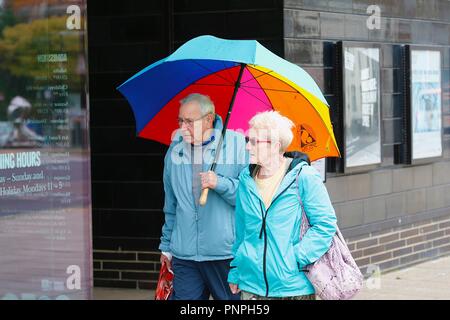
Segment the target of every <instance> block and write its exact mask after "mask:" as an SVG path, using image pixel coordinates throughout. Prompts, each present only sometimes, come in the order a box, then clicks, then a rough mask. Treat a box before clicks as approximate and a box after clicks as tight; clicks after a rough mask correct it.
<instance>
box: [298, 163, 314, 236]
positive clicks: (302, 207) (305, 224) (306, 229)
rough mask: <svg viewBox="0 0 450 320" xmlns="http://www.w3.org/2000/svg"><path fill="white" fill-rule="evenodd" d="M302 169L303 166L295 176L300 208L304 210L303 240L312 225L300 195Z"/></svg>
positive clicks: (301, 228)
mask: <svg viewBox="0 0 450 320" xmlns="http://www.w3.org/2000/svg"><path fill="white" fill-rule="evenodd" d="M302 169H303V166H302V167H301V168H300V170H299V171H298V173H297V176H296V178H295V180H296V183H297V198H298V202H299V203H300V208H301V210H302V221H301V226H300V240H302V238H303V236H304V235H305V233H306V231H308V229H309V228H310V227H311V225H310V224H309V220H308V217H307V216H306V212H305V207H304V205H303V201H302V198H301V197H300V183H299V178H300V173H301V172H302Z"/></svg>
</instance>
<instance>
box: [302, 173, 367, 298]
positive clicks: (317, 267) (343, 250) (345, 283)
mask: <svg viewBox="0 0 450 320" xmlns="http://www.w3.org/2000/svg"><path fill="white" fill-rule="evenodd" d="M300 170H301V169H300ZM299 175H300V173H299V174H298V175H297V187H298V186H299V184H298V178H299ZM298 190H299V191H300V189H299V188H298ZM298 198H299V201H300V205H301V208H302V225H301V229H300V241H301V239H302V238H303V236H304V235H305V233H306V232H307V231H308V229H309V228H310V225H309V221H308V218H307V216H306V213H305V209H304V207H303V202H302V199H301V198H300V194H298ZM305 269H306V270H305V271H306V276H307V278H308V280H309V281H310V282H311V283H312V285H313V287H314V289H315V291H316V294H317V295H318V296H319V297H320V298H321V299H322V300H346V299H351V298H352V297H353V296H354V295H355V294H356V293H358V292H359V291H360V290H361V288H362V286H363V281H364V276H363V275H362V273H361V271H360V270H359V268H358V266H357V265H356V262H355V260H354V259H353V257H352V255H351V253H350V250H349V249H348V247H347V244H346V242H345V240H344V237H343V236H342V234H341V232H340V230H339V228H337V226H336V234H335V235H334V237H333V240H332V242H331V245H330V248H329V249H328V251H327V252H326V253H325V254H324V255H323V256H322V257H321V258H319V259H318V260H317V261H316V262H314V263H313V264H310V265H308V266H306V267H305Z"/></svg>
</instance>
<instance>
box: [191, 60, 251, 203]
mask: <svg viewBox="0 0 450 320" xmlns="http://www.w3.org/2000/svg"><path fill="white" fill-rule="evenodd" d="M246 66H247V65H246V64H245V63H241V68H240V70H239V75H238V78H237V80H236V84H235V86H234V92H233V96H232V98H231V102H230V107H229V108H228V114H227V117H226V118H225V122H224V124H223V129H222V133H221V135H220V139H219V143H218V144H217V152H216V155H215V157H214V162H213V163H212V165H211V168H210V169H209V170H210V171H214V170H215V169H216V164H217V160H218V159H219V154H220V150H221V149H222V142H223V139H224V138H225V133H226V131H227V127H228V121H229V120H230V116H231V112H232V111H233V106H234V100H235V99H236V95H237V92H238V90H239V87H240V86H241V79H242V75H243V74H244V69H245V67H246ZM208 192H209V189H208V188H205V189H203V191H202V194H201V196H200V200H199V203H200V205H201V206H204V205H205V204H206V201H207V199H208Z"/></svg>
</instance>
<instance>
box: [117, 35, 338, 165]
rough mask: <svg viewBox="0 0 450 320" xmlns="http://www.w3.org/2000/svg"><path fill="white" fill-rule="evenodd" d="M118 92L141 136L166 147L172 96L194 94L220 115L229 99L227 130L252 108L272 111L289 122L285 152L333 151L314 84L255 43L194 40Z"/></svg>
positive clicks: (172, 120) (172, 125)
mask: <svg viewBox="0 0 450 320" xmlns="http://www.w3.org/2000/svg"><path fill="white" fill-rule="evenodd" d="M242 68H243V70H241V69H242ZM239 75H241V78H240V81H239V83H237V79H239ZM235 89H237V91H236V92H235ZM118 90H119V91H120V92H121V93H122V94H123V95H124V96H125V97H126V98H127V100H128V102H129V103H130V105H131V107H132V109H133V113H134V116H135V120H136V131H137V135H138V136H139V137H142V138H146V139H151V140H156V141H159V142H162V143H165V144H170V142H171V137H172V134H173V133H174V132H175V130H176V129H178V122H177V116H178V109H179V105H180V103H179V101H180V100H181V99H183V98H184V97H186V96H187V95H189V94H190V93H201V94H205V95H208V96H209V97H210V98H211V99H212V101H213V102H214V104H215V108H216V113H217V114H219V115H221V116H222V118H227V114H228V110H229V108H230V102H231V101H232V99H233V98H234V102H233V109H232V113H231V115H230V116H229V118H228V124H227V128H228V129H232V130H238V129H240V130H243V131H246V130H247V129H248V121H249V120H250V118H251V117H253V116H254V115H255V114H256V113H258V112H262V111H268V110H276V111H279V112H280V113H281V114H282V115H284V116H286V117H288V118H290V119H291V120H292V121H293V122H294V124H295V129H294V131H295V132H294V140H293V141H292V143H291V145H290V146H289V148H288V151H293V150H300V151H302V152H304V153H307V154H308V156H309V157H310V159H311V160H312V161H314V160H317V159H320V158H323V157H337V156H339V150H338V148H337V144H336V140H335V137H334V134H333V128H332V125H331V121H330V114H329V106H328V104H327V101H326V100H325V98H324V96H323V94H322V92H321V91H320V89H319V87H318V86H317V84H316V83H315V82H314V80H313V79H312V78H311V76H309V75H308V74H307V73H306V72H305V71H304V70H303V69H302V68H300V67H299V66H297V65H295V64H292V63H290V62H288V61H286V60H284V59H282V58H280V57H278V56H277V55H275V54H274V53H272V52H271V51H270V50H268V49H266V48H265V47H263V46H262V45H261V44H260V43H258V42H257V41H255V40H225V39H220V38H216V37H213V36H200V37H197V38H194V39H192V40H190V41H188V42H186V43H185V44H184V45H182V46H181V47H180V48H179V49H178V50H176V51H175V52H174V53H173V54H171V55H170V56H168V57H167V58H165V59H162V60H160V61H157V62H155V63H153V64H152V65H150V66H148V67H146V68H145V69H143V70H142V71H140V72H138V73H137V74H135V75H134V76H132V77H131V78H130V79H128V80H127V81H126V82H124V83H123V84H122V85H120V86H119V87H118Z"/></svg>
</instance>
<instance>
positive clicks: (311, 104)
mask: <svg viewBox="0 0 450 320" xmlns="http://www.w3.org/2000/svg"><path fill="white" fill-rule="evenodd" d="M275 78H276V77H275ZM277 79H278V80H279V81H281V82H283V83H284V84H286V85H287V86H289V87H291V88H292V89H293V90H294V91H285V90H274V89H267V90H268V91H285V92H292V93H298V94H299V95H301V96H302V97H303V98H304V99H305V100H306V101H307V102H308V103H309V105H310V106H311V107H312V109H313V110H314V111H315V112H316V114H317V115H318V116H319V118H320V119H322V122H323V123H324V125H325V127H326V129H327V131H328V133H329V134H330V135H333V129H331V132H330V130H329V129H328V127H327V126H326V124H325V121H324V120H323V118H322V116H321V115H320V113H319V111H317V109H316V108H315V107H314V105H313V103H312V102H311V101H309V99H308V98H307V97H305V95H304V94H303V93H301V92H300V91H298V90H297V89H295V88H294V87H292V86H291V85H290V84H289V83H287V82H286V81H283V80H282V79H280V78H277ZM255 81H256V82H257V83H258V84H259V85H261V84H260V83H259V81H258V80H255ZM263 92H264V93H265V94H266V96H267V99H268V100H269V101H271V100H270V98H269V96H268V95H267V93H266V92H265V91H264V90H263ZM322 103H323V102H322ZM272 109H274V108H273V107H272ZM335 147H336V149H337V150H338V152H339V148H338V147H337V145H336V144H335Z"/></svg>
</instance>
